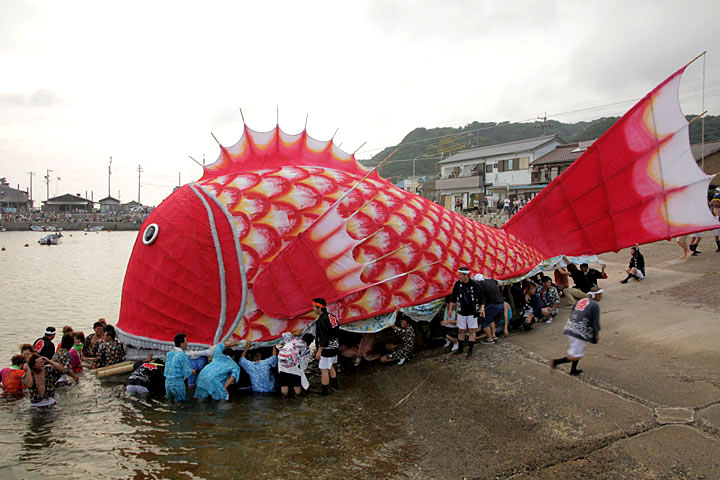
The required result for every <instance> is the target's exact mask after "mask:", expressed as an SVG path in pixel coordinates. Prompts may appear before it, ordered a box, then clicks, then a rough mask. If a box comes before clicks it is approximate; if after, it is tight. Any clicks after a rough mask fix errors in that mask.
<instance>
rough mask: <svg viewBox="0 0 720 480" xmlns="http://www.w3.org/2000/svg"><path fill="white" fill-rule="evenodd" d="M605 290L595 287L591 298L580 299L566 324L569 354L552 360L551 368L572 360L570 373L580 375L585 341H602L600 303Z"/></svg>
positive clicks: (565, 332)
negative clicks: (579, 363) (578, 366)
mask: <svg viewBox="0 0 720 480" xmlns="http://www.w3.org/2000/svg"><path fill="white" fill-rule="evenodd" d="M602 293H603V291H602V290H601V289H600V288H598V287H593V288H592V289H590V291H589V292H588V295H589V296H590V298H583V299H581V300H579V301H578V302H577V303H576V304H575V306H574V307H573V311H572V313H571V314H570V318H568V321H567V323H566V324H565V329H564V330H563V333H564V334H565V335H567V337H568V341H569V342H570V347H569V348H568V352H567V356H566V357H562V358H556V359H555V360H551V361H550V368H552V369H555V368H556V367H557V366H558V365H560V364H562V363H569V362H572V367H571V368H570V375H579V374H581V373H582V370H579V369H578V368H577V365H578V362H580V360H581V359H582V358H583V356H584V355H585V342H590V343H598V342H599V341H600V305H598V302H599V301H600V300H601V299H602Z"/></svg>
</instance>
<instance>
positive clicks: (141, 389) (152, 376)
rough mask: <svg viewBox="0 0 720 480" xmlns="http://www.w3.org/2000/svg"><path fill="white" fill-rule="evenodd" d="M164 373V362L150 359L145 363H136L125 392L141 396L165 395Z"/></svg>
mask: <svg viewBox="0 0 720 480" xmlns="http://www.w3.org/2000/svg"><path fill="white" fill-rule="evenodd" d="M164 371H165V364H164V363H163V362H162V360H153V359H152V357H150V358H147V359H146V360H145V361H143V362H135V364H133V372H132V373H131V374H130V378H128V383H127V387H125V391H126V392H127V393H139V394H141V395H145V394H148V393H153V394H160V395H164V394H165V375H164Z"/></svg>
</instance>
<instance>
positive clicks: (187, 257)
mask: <svg viewBox="0 0 720 480" xmlns="http://www.w3.org/2000/svg"><path fill="white" fill-rule="evenodd" d="M153 226H155V229H156V230H155V232H156V234H157V235H156V238H155V239H154V240H153V241H151V242H148V240H149V239H151V237H152V235H151V233H152V227H153ZM242 283H243V281H242V272H241V271H240V268H239V263H238V258H237V252H236V249H235V240H234V235H233V229H232V227H231V226H230V224H229V223H228V221H227V218H226V215H225V212H224V211H223V210H222V209H221V208H220V207H219V206H218V205H217V203H216V202H215V201H214V200H213V198H212V196H211V194H208V192H206V191H204V190H202V189H201V188H200V187H198V186H196V185H186V186H184V187H182V188H180V189H178V190H177V191H176V192H174V193H173V194H172V195H171V196H170V197H168V198H167V199H166V200H165V201H164V202H163V203H162V204H160V205H159V206H158V207H157V208H156V209H155V210H154V211H153V212H152V213H151V214H150V215H149V216H148V218H147V219H146V220H145V222H144V223H143V225H142V227H141V229H140V234H139V235H138V237H137V239H136V241H135V246H134V247H133V252H132V255H131V257H130V261H129V263H128V267H127V272H126V274H125V281H124V284H123V293H122V305H121V308H120V319H119V321H118V324H117V327H118V331H119V338H120V339H121V340H123V341H127V342H128V343H131V344H133V345H138V346H143V347H149V348H164V349H167V347H169V346H173V339H174V337H175V335H176V334H178V333H186V334H188V342H189V343H190V344H198V345H212V344H214V343H217V342H218V341H220V340H221V339H223V338H224V337H226V336H227V335H229V333H230V332H231V331H232V329H233V328H235V326H236V323H237V322H236V316H237V314H238V312H239V311H240V310H241V308H242V304H243V289H241V288H238V287H237V286H239V285H242ZM228 286H233V287H232V288H228Z"/></svg>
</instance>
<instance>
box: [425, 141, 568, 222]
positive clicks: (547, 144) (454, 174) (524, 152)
mask: <svg viewBox="0 0 720 480" xmlns="http://www.w3.org/2000/svg"><path fill="white" fill-rule="evenodd" d="M558 145H565V141H563V140H562V139H561V138H559V137H558V136H557V135H550V136H545V137H536V138H530V139H527V140H518V141H516V142H509V143H502V144H498V145H491V146H489V147H480V148H472V149H469V150H463V151H462V152H458V153H456V154H454V155H452V156H450V157H448V158H446V159H444V160H441V161H440V162H438V165H439V166H440V176H439V177H438V179H437V180H436V182H435V189H436V190H439V191H440V195H441V198H442V204H443V205H444V206H445V207H446V208H449V209H451V210H455V211H462V210H467V209H472V208H476V207H479V208H480V209H482V206H483V203H484V202H483V200H484V199H487V200H488V206H489V208H491V209H492V208H494V207H495V206H496V205H497V202H501V201H503V200H504V199H505V198H510V199H514V198H515V197H520V198H526V199H530V198H532V196H534V195H535V194H536V193H537V192H539V191H540V190H542V188H543V187H544V186H545V185H539V184H533V183H532V178H531V171H532V170H531V168H530V164H531V163H532V162H533V160H535V159H536V158H540V157H542V156H543V155H546V154H547V153H549V152H551V151H552V150H554V149H555V148H557V146H558Z"/></svg>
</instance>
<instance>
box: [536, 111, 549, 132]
mask: <svg viewBox="0 0 720 480" xmlns="http://www.w3.org/2000/svg"><path fill="white" fill-rule="evenodd" d="M537 119H538V120H540V121H541V122H542V123H539V124H535V128H542V129H543V137H544V136H545V132H546V131H547V129H548V128H550V125H548V123H547V112H545V113H544V114H543V116H542V117H538V118H537Z"/></svg>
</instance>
